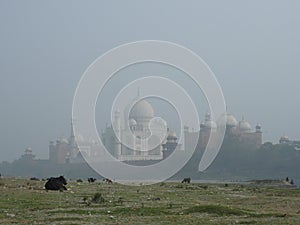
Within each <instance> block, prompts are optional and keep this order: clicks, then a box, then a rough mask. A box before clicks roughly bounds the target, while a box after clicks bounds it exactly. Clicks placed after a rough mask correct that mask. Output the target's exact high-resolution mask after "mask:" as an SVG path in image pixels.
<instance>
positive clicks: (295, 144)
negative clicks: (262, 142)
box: [279, 136, 300, 150]
mask: <svg viewBox="0 0 300 225" xmlns="http://www.w3.org/2000/svg"><path fill="white" fill-rule="evenodd" d="M279 144H281V145H290V146H293V147H294V148H295V149H296V150H300V141H295V140H290V139H289V137H288V136H282V137H280V139H279Z"/></svg>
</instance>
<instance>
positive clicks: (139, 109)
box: [129, 100, 154, 121]
mask: <svg viewBox="0 0 300 225" xmlns="http://www.w3.org/2000/svg"><path fill="white" fill-rule="evenodd" d="M153 117H154V111H153V108H152V106H151V104H150V103H149V102H147V101H146V100H140V101H138V102H137V103H135V104H134V105H133V107H132V108H131V110H130V113H129V119H134V120H136V121H137V120H140V119H151V118H153Z"/></svg>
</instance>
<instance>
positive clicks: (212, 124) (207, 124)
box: [204, 120, 217, 129]
mask: <svg viewBox="0 0 300 225" xmlns="http://www.w3.org/2000/svg"><path fill="white" fill-rule="evenodd" d="M204 126H205V128H209V129H216V128H217V124H216V123H215V122H214V121H212V120H208V121H205V123H204Z"/></svg>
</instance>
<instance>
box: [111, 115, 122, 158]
mask: <svg viewBox="0 0 300 225" xmlns="http://www.w3.org/2000/svg"><path fill="white" fill-rule="evenodd" d="M120 114H121V112H120V111H119V110H116V111H115V115H114V126H113V127H114V128H115V143H114V145H115V147H114V150H115V154H116V156H117V158H118V157H119V156H120V155H121V140H119V139H121V138H122V136H121V135H122V134H121V118H120Z"/></svg>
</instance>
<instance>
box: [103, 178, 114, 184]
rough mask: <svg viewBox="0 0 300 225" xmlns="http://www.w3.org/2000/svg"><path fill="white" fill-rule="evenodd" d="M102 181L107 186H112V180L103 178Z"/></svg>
mask: <svg viewBox="0 0 300 225" xmlns="http://www.w3.org/2000/svg"><path fill="white" fill-rule="evenodd" d="M103 181H104V182H105V183H107V184H112V183H113V182H112V180H111V179H108V178H104V179H103Z"/></svg>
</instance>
